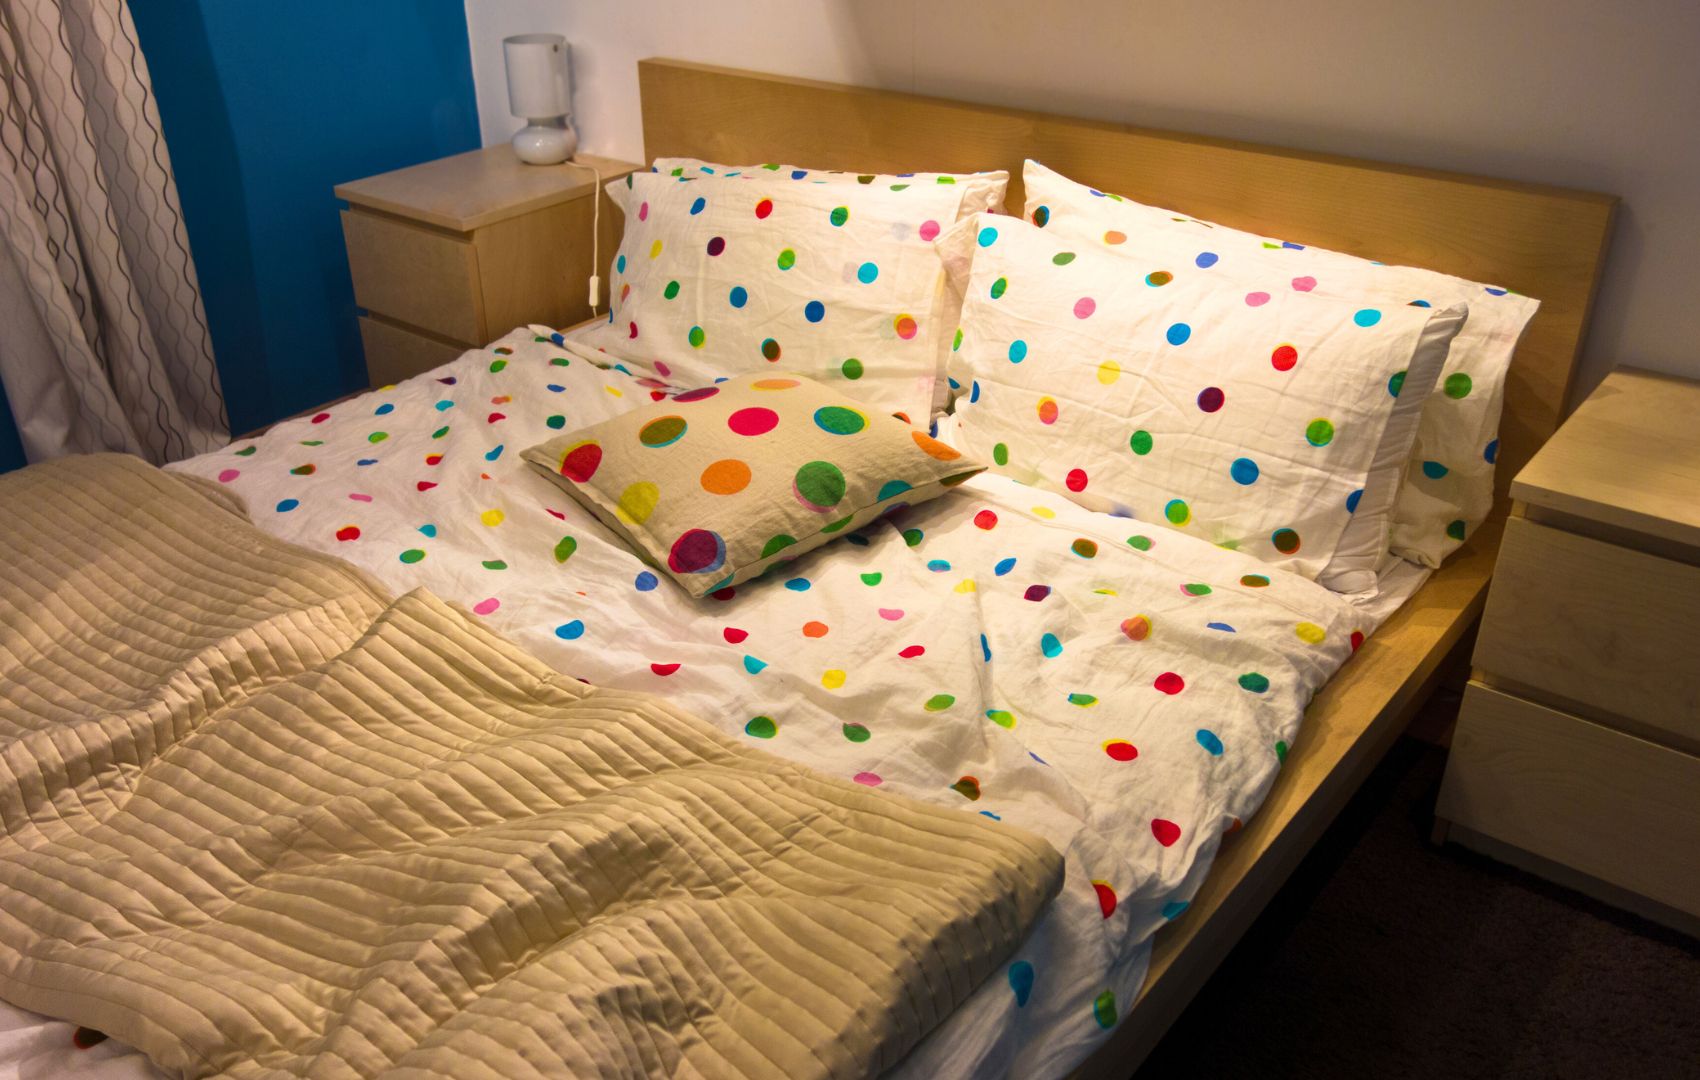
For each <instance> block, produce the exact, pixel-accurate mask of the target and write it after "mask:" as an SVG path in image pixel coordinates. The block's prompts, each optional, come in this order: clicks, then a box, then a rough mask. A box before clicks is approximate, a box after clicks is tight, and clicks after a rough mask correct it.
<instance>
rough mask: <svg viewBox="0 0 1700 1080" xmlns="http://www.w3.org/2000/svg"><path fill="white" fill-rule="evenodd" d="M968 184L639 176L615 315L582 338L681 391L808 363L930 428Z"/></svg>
mask: <svg viewBox="0 0 1700 1080" xmlns="http://www.w3.org/2000/svg"><path fill="white" fill-rule="evenodd" d="M963 190H964V188H963V186H959V185H955V184H931V185H921V184H898V185H890V186H885V187H879V186H874V185H861V184H855V183H849V184H808V183H795V182H792V181H789V180H783V179H772V180H766V179H749V178H746V177H744V176H742V175H740V176H736V177H731V178H726V177H721V176H709V175H695V176H682V177H673V176H668V175H664V174H661V173H653V172H650V173H636V174H633V175H631V176H630V177H628V178H627V179H626V181H625V182H623V183H619V184H615V185H614V186H613V187H611V188H609V194H610V197H612V198H613V199H614V201H615V202H616V203H617V204H618V205H619V206H620V207H621V209H622V210H624V211H625V218H626V221H625V234H624V237H623V239H622V241H621V244H620V250H619V253H618V254H617V255H616V256H615V260H614V280H613V282H612V285H611V292H612V307H611V309H610V312H609V319H608V321H607V322H606V323H602V324H598V325H595V326H592V327H589V328H586V329H585V330H584V331H581V332H580V333H578V334H575V335H574V338H573V341H574V344H575V346H576V347H578V348H580V349H588V350H591V351H592V353H593V354H595V353H600V354H602V355H601V356H600V357H598V359H605V360H613V361H618V362H620V363H621V364H622V365H623V366H625V367H626V368H627V369H628V370H634V371H636V372H638V373H641V374H649V375H654V376H655V377H657V378H659V379H661V380H662V381H664V382H666V383H668V384H671V385H674V386H696V385H701V384H704V383H707V382H710V381H712V380H713V379H716V378H722V377H728V378H729V377H732V376H736V375H741V374H744V373H746V372H751V371H772V370H786V371H798V372H801V373H803V374H805V375H808V376H809V377H811V378H815V379H819V380H821V381H823V382H828V383H831V384H832V385H835V386H837V387H838V388H839V389H841V390H843V392H844V393H846V394H848V395H850V396H852V397H854V398H856V399H858V400H860V401H863V402H865V403H867V404H868V405H870V406H872V407H873V408H874V409H876V410H878V411H880V412H884V413H892V414H900V415H902V416H903V417H905V418H907V419H909V420H913V421H915V422H916V423H921V424H924V423H926V421H927V419H928V417H929V416H930V415H931V413H932V405H933V399H934V389H935V385H936V384H937V382H938V379H939V371H940V364H941V357H942V356H943V352H944V350H945V348H946V345H945V342H946V340H947V335H948V333H949V332H950V330H952V329H954V328H955V325H956V305H955V304H954V303H952V299H953V298H952V296H951V294H950V293H949V292H948V291H947V290H946V289H945V288H944V277H943V274H942V273H941V271H940V268H939V263H938V256H937V254H936V253H935V252H934V250H933V247H932V241H933V239H934V238H935V237H937V236H938V234H939V233H940V232H942V231H943V230H944V229H945V228H948V227H949V226H950V224H951V223H952V222H953V221H955V220H956V217H957V213H958V208H959V206H960V205H961V203H962V201H963ZM980 197H984V198H990V197H991V196H990V195H989V194H986V193H985V192H982V195H981V196H980ZM999 197H1000V198H1001V195H1000V196H999Z"/></svg>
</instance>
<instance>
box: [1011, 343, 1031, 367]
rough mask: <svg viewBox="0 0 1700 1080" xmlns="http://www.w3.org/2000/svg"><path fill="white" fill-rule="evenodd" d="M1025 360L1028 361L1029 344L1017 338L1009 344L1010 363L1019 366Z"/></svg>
mask: <svg viewBox="0 0 1700 1080" xmlns="http://www.w3.org/2000/svg"><path fill="white" fill-rule="evenodd" d="M1025 359H1027V343H1026V342H1025V341H1022V340H1021V339H1020V338H1016V339H1015V340H1014V341H1012V342H1010V343H1009V362H1010V363H1012V364H1019V363H1021V362H1022V361H1023V360H1025Z"/></svg>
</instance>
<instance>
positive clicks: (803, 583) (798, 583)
mask: <svg viewBox="0 0 1700 1080" xmlns="http://www.w3.org/2000/svg"><path fill="white" fill-rule="evenodd" d="M811 585H812V583H811V582H810V581H809V579H808V578H806V577H794V578H792V579H791V580H790V581H787V582H786V583H785V587H786V588H787V589H790V590H791V591H792V592H808V591H809V589H810V587H811Z"/></svg>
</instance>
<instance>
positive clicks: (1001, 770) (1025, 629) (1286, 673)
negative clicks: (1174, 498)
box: [0, 327, 1421, 1076]
mask: <svg viewBox="0 0 1700 1080" xmlns="http://www.w3.org/2000/svg"><path fill="white" fill-rule="evenodd" d="M659 392H660V391H659V390H657V389H655V388H654V387H653V386H650V385H646V384H645V383H644V382H642V381H640V380H638V379H636V378H634V377H632V376H630V375H628V374H627V373H625V372H622V371H620V370H617V369H612V370H611V369H605V368H602V367H600V366H597V365H595V364H593V363H591V362H589V361H588V359H587V357H586V356H585V355H583V354H581V353H580V352H578V351H575V350H574V349H573V348H571V347H570V343H569V342H568V341H566V340H565V339H563V338H562V337H561V336H560V335H558V334H555V333H553V332H551V331H549V330H548V329H547V328H541V327H532V328H522V329H520V330H516V331H515V332H514V333H512V334H509V335H508V336H507V337H505V338H503V339H502V340H500V341H498V342H496V343H494V344H493V345H492V346H490V347H489V348H487V349H483V350H477V351H473V352H469V353H467V354H466V355H464V356H463V357H461V358H460V359H459V360H457V361H455V362H453V363H451V364H449V365H446V366H444V367H443V368H440V369H438V370H436V371H434V372H431V373H429V374H427V375H424V376H420V377H418V378H415V379H412V380H409V381H408V382H406V383H403V384H400V385H398V386H395V387H389V388H384V389H381V390H377V391H373V392H371V393H368V394H365V395H362V396H360V397H357V398H354V399H352V400H350V401H347V402H343V403H340V404H338V405H336V406H334V407H331V408H328V409H326V410H324V411H323V412H320V413H317V414H315V415H312V416H309V417H302V418H300V419H297V420H292V421H288V422H286V423H283V424H280V425H278V426H277V427H275V428H273V429H272V430H271V431H269V432H268V433H267V434H265V435H264V436H262V437H260V438H258V439H251V440H241V441H238V442H236V443H233V444H232V445H231V446H230V447H228V448H226V449H224V450H221V451H218V452H215V453H212V454H208V455H204V456H202V457H199V458H195V459H192V460H190V461H187V462H184V463H182V464H181V465H180V466H177V467H178V468H180V469H181V470H183V471H185V472H187V473H191V474H193V475H197V476H200V477H204V478H207V479H210V480H213V481H214V482H216V483H219V484H221V485H222V486H223V488H224V490H226V491H228V492H230V493H232V494H234V495H236V496H239V497H240V498H242V499H243V500H245V502H246V505H247V508H248V512H249V514H250V516H251V518H252V519H253V520H254V522H255V523H256V524H257V525H259V526H260V527H261V528H262V529H264V530H265V531H267V532H269V533H272V534H274V535H276V536H279V537H281V538H284V539H287V540H292V541H294V542H297V543H300V544H303V545H306V546H308V547H311V548H315V549H318V550H321V551H325V552H329V553H332V554H334V555H337V556H339V557H341V558H343V559H346V560H348V561H350V562H352V563H354V564H356V565H358V566H360V567H362V568H363V569H365V570H366V571H368V572H369V573H371V574H372V575H373V576H374V577H376V578H377V579H378V580H379V581H380V582H381V583H383V584H384V585H385V586H386V587H388V588H389V589H391V590H392V591H394V592H397V593H401V592H405V591H407V590H410V589H413V588H416V587H420V586H425V587H428V588H429V589H431V590H432V591H433V592H434V593H436V594H437V595H439V596H442V597H444V598H447V599H449V600H452V601H456V602H458V603H460V604H462V605H464V606H465V607H466V608H467V609H469V610H470V611H472V612H473V613H474V614H475V615H476V616H478V617H479V618H481V619H484V620H487V622H488V624H489V626H490V627H491V628H492V629H494V630H497V631H499V632H500V633H502V634H504V635H505V636H507V637H508V638H509V639H511V640H513V641H515V642H517V643H518V644H520V645H521V646H523V647H524V648H526V649H528V650H529V651H530V652H532V653H533V654H534V655H536V656H537V657H539V658H540V659H542V660H543V661H544V662H545V663H547V664H549V665H550V666H551V667H553V668H555V669H556V670H558V671H561V672H564V673H566V674H569V675H572V676H576V677H578V678H581V679H583V680H585V681H586V682H589V683H592V684H595V685H598V686H606V687H613V688H618V689H630V690H644V691H657V690H661V691H663V692H665V694H666V696H667V697H668V698H669V699H670V700H672V701H673V702H675V703H676V704H677V705H679V706H680V707H681V708H684V709H687V710H690V711H692V712H695V713H696V714H698V715H700V716H704V717H708V718H715V719H717V720H719V722H720V723H721V724H722V725H723V730H725V731H726V732H727V733H728V734H732V735H734V736H735V737H737V738H740V739H745V740H750V741H752V742H753V743H755V744H758V745H760V746H761V747H762V748H763V749H765V750H767V751H769V752H771V753H774V754H777V755H779V756H781V757H785V758H789V759H792V760H794V761H797V762H800V763H802V764H805V765H808V766H811V767H813V768H816V769H819V770H821V771H823V772H826V773H828V774H830V775H834V776H840V777H844V778H847V779H850V780H853V781H855V782H856V783H859V784H863V785H865V786H868V787H872V788H876V789H884V790H890V791H897V792H901V793H903V794H906V795H909V796H912V797H915V798H919V799H922V800H925V801H928V802H931V803H934V804H938V805H945V806H950V807H953V808H956V809H959V810H961V811H962V812H964V813H976V814H981V815H984V816H986V817H988V818H992V819H994V820H999V821H1007V822H1010V823H1012V824H1016V825H1019V826H1020V827H1022V828H1025V829H1028V830H1030V831H1032V832H1034V833H1036V834H1038V835H1040V836H1042V837H1044V838H1045V839H1046V840H1048V841H1049V842H1050V843H1051V844H1052V845H1053V846H1055V847H1056V849H1057V850H1058V851H1061V852H1062V853H1063V854H1064V857H1065V860H1066V873H1067V878H1066V881H1065V884H1064V887H1063V891H1062V893H1061V894H1060V895H1059V896H1058V897H1057V899H1056V900H1055V901H1053V902H1052V904H1051V905H1050V907H1049V908H1048V909H1047V911H1046V912H1045V914H1044V915H1042V916H1041V918H1040V919H1039V921H1038V923H1037V924H1036V926H1035V929H1034V930H1033V932H1032V933H1031V935H1030V937H1029V938H1028V940H1027V941H1026V942H1025V943H1024V944H1023V946H1022V947H1021V948H1020V950H1018V952H1017V954H1016V956H1015V958H1014V959H1013V960H1012V961H1010V963H1008V964H1007V965H1006V966H1005V967H1004V969H1003V970H1002V971H1001V972H999V973H998V974H997V975H994V976H993V977H992V978H990V979H989V980H987V982H985V983H984V984H983V985H982V986H981V987H980V988H979V990H978V991H976V992H975V994H974V995H973V996H972V997H971V998H970V1000H969V1001H968V1002H967V1003H966V1004H965V1005H964V1006H963V1007H962V1008H960V1009H959V1010H958V1011H957V1012H956V1013H955V1014H954V1015H953V1016H952V1017H951V1018H950V1019H949V1020H947V1021H946V1022H945V1023H944V1024H943V1025H942V1026H941V1027H940V1028H939V1029H937V1030H936V1031H935V1032H934V1034H933V1035H932V1036H930V1037H929V1038H928V1039H927V1040H926V1041H925V1042H924V1043H923V1044H922V1045H921V1046H920V1047H919V1048H917V1049H916V1051H915V1052H914V1053H913V1054H911V1055H910V1057H909V1058H908V1059H907V1060H906V1061H905V1062H904V1063H903V1064H901V1065H900V1066H899V1067H898V1069H897V1070H896V1072H897V1073H898V1074H904V1075H910V1074H912V1075H916V1076H923V1075H941V1076H993V1075H1005V1074H1010V1075H1020V1076H1050V1075H1059V1074H1061V1073H1063V1072H1065V1071H1067V1070H1068V1069H1069V1068H1071V1067H1073V1066H1075V1065H1077V1064H1078V1063H1079V1062H1081V1061H1082V1060H1084V1059H1085V1057H1086V1056H1087V1055H1088V1054H1090V1053H1091V1051H1092V1050H1093V1049H1094V1048H1095V1047H1096V1046H1098V1045H1099V1044H1100V1043H1101V1042H1103V1041H1104V1040H1105V1039H1107V1038H1108V1037H1109V1034H1110V1032H1111V1030H1112V1029H1113V1028H1114V1027H1115V1025H1116V1023H1117V1022H1118V1021H1119V1020H1120V1019H1121V1017H1122V1016H1123V1015H1125V1013H1126V1011H1127V1009H1128V1008H1129V1007H1130V1006H1131V1005H1132V1003H1133V1001H1134V1000H1135V997H1136V996H1137V993H1138V989H1139V986H1140V984H1141V982H1142V981H1143V978H1144V975H1145V971H1146V965H1147V961H1148V958H1149V955H1150V947H1151V941H1152V938H1153V935H1154V934H1156V933H1157V932H1158V931H1159V930H1160V929H1161V928H1162V927H1163V926H1164V925H1166V924H1167V923H1168V922H1169V921H1171V920H1174V919H1184V918H1186V910H1187V905H1188V902H1189V900H1190V898H1191V896H1192V895H1193V893H1194V892H1195V891H1196V889H1197V888H1198V886H1199V885H1200V883H1201V882H1202V881H1203V879H1204V877H1205V875H1206V874H1207V872H1208V870H1209V867H1210V863H1211V860H1212V858H1213V857H1214V854H1215V852H1216V849H1217V846H1218V844H1219V842H1220V840H1221V837H1222V836H1223V834H1224V833H1225V832H1227V831H1228V830H1230V829H1232V828H1234V827H1235V826H1236V825H1237V824H1238V823H1240V822H1243V821H1244V820H1245V819H1247V818H1249V817H1250V816H1251V814H1252V813H1253V812H1254V811H1255V810H1256V808H1257V806H1258V805H1259V804H1260V803H1261V802H1262V800H1263V798H1264V796H1265V794H1266V793H1267V791H1268V789H1269V786H1270V784H1271V783H1273V781H1274V779H1275V777H1276V775H1277V774H1278V771H1279V768H1280V764H1281V761H1282V759H1283V757H1284V756H1285V754H1286V751H1287V749H1288V748H1289V747H1290V746H1292V745H1293V744H1294V743H1295V741H1296V740H1298V739H1300V738H1302V737H1303V733H1302V730H1301V728H1300V719H1301V717H1302V713H1303V709H1304V706H1305V705H1306V703H1307V702H1308V701H1309V700H1310V698H1311V696H1312V695H1313V694H1314V693H1315V692H1316V690H1317V689H1318V688H1319V687H1321V686H1322V684H1323V683H1324V682H1325V681H1326V680H1327V679H1328V678H1329V677H1330V676H1331V675H1332V674H1333V672H1334V671H1335V670H1337V669H1338V667H1339V666H1340V665H1341V664H1342V663H1344V662H1346V660H1347V659H1348V658H1349V657H1350V655H1351V653H1352V652H1353V650H1354V649H1355V648H1356V646H1357V645H1358V644H1359V643H1361V641H1362V640H1363V636H1364V635H1366V634H1368V633H1370V632H1372V631H1373V629H1374V627H1375V626H1376V625H1377V623H1378V622H1379V621H1380V620H1381V619H1382V618H1384V617H1385V615H1386V614H1388V613H1389V612H1390V611H1391V610H1392V609H1393V607H1395V606H1396V604H1397V602H1398V601H1399V600H1400V599H1401V598H1402V597H1403V596H1404V595H1408V592H1409V591H1414V589H1415V587H1416V586H1417V585H1418V584H1420V582H1421V575H1420V574H1417V573H1413V572H1404V573H1402V574H1401V573H1399V572H1395V574H1393V575H1392V576H1391V577H1389V578H1388V579H1387V584H1388V587H1387V588H1384V589H1383V592H1382V594H1381V596H1380V597H1379V598H1378V600H1377V601H1376V602H1375V603H1374V604H1372V605H1362V606H1354V605H1353V604H1352V603H1349V602H1347V601H1346V600H1345V599H1343V598H1341V597H1339V596H1337V595H1335V594H1333V593H1330V592H1328V591H1327V590H1325V589H1323V588H1322V587H1320V586H1318V585H1316V584H1315V583H1313V582H1310V581H1307V580H1304V579H1302V578H1299V577H1297V576H1294V575H1289V574H1284V573H1281V572H1279V571H1275V570H1272V569H1270V568H1268V567H1266V566H1264V565H1262V564H1260V563H1258V562H1257V561H1255V560H1254V559H1252V558H1250V557H1249V556H1245V555H1242V554H1240V553H1237V552H1234V551H1230V550H1225V549H1222V548H1217V547H1214V546H1211V545H1208V544H1205V543H1203V542H1201V541H1198V540H1196V539H1194V538H1191V537H1188V536H1184V535H1181V534H1179V533H1175V532H1172V531H1167V530H1164V529H1162V528H1160V527H1157V526H1154V525H1148V524H1144V523H1140V522H1136V521H1132V520H1129V519H1124V518H1117V517H1113V516H1109V515H1104V514H1098V513H1093V512H1089V511H1086V510H1084V509H1081V508H1079V507H1077V506H1074V505H1073V504H1072V503H1069V502H1068V501H1067V500H1065V499H1062V498H1060V497H1057V496H1053V495H1050V494H1047V493H1043V492H1040V491H1037V490H1034V489H1031V488H1027V487H1024V486H1022V485H1019V484H1017V483H1014V482H1013V481H1010V480H1008V479H1006V478H1001V477H996V476H982V477H977V478H975V479H974V480H972V481H970V482H968V483H967V484H965V485H964V486H963V487H962V488H961V489H959V490H958V491H957V492H954V493H952V494H951V495H948V496H946V497H944V498H940V499H937V500H935V501H933V502H930V503H927V504H924V505H921V506H917V507H914V508H911V509H910V510H909V511H907V512H906V514H905V515H904V516H902V517H901V518H898V519H895V520H891V521H882V522H880V523H877V524H875V525H873V526H870V527H869V528H867V529H865V530H863V531H862V532H861V533H859V534H857V535H852V536H849V537H846V538H844V539H842V540H839V541H836V542H834V543H832V544H829V545H827V546H826V547H824V548H822V549H819V550H818V551H815V552H812V553H810V554H808V555H806V556H803V557H801V558H799V559H798V560H796V561H795V562H793V563H791V564H789V565H787V566H785V567H782V568H781V569H779V570H778V571H776V572H774V573H771V574H769V575H768V576H767V577H766V578H764V579H762V580H759V581H756V582H751V583H746V584H744V585H740V586H738V587H737V588H736V589H730V590H725V591H724V592H722V593H719V594H715V595H714V596H712V597H710V598H707V599H704V600H701V601H693V600H691V599H689V598H688V597H687V596H685V594H684V593H683V592H682V591H680V590H679V589H677V588H676V587H675V586H673V585H672V584H671V583H670V582H668V581H667V580H666V578H665V576H664V575H662V574H659V573H657V572H656V571H654V570H652V569H651V568H649V567H647V566H645V565H644V564H643V563H642V562H641V561H639V560H638V559H637V558H636V557H635V556H634V555H633V554H632V553H631V552H630V551H629V550H628V549H627V548H625V547H624V546H623V545H621V544H620V543H619V542H618V541H617V540H616V539H615V538H614V537H613V536H612V535H611V534H609V533H608V532H607V531H606V530H605V529H604V528H603V527H602V526H600V525H599V524H597V523H596V522H595V521H594V520H593V519H592V518H590V517H589V516H588V515H586V514H585V513H583V512H582V511H580V510H579V509H578V508H577V507H576V506H575V505H574V504H573V503H572V502H571V501H570V500H568V499H567V498H565V496H564V495H563V494H562V493H561V492H560V490H559V489H558V488H556V487H554V486H553V485H551V484H550V483H549V482H548V480H547V479H546V478H543V477H541V476H538V475H535V474H534V473H533V472H532V471H531V470H530V469H529V468H528V467H526V466H525V465H524V464H523V463H522V462H521V461H520V458H519V451H520V450H522V449H523V448H525V447H526V446H529V445H531V444H533V443H536V442H540V441H543V440H544V439H546V438H548V437H550V436H551V435H553V434H556V433H558V432H560V431H562V430H571V429H572V428H575V427H578V426H581V425H585V424H589V423H594V422H597V421H600V420H604V419H607V418H609V417H611V416H614V415H617V414H618V413H619V412H621V411H623V410H625V409H628V408H630V407H632V406H633V405H635V404H636V403H638V402H640V401H645V400H648V399H649V397H650V396H651V395H652V394H656V393H659ZM941 436H942V437H945V438H948V436H949V432H948V430H946V431H944V432H941ZM6 1024H11V1025H12V1027H11V1029H10V1031H11V1032H12V1033H13V1034H14V1035H15V1034H16V1033H17V1032H18V1031H19V1030H21V1029H22V1028H23V1027H24V1026H25V1025H23V1024H22V1022H21V1019H20V1018H19V1017H17V1016H16V1015H10V1016H7V1015H3V1014H0V1030H3V1029H4V1026H5V1025H6ZM30 1030H32V1031H37V1032H39V1031H48V1032H56V1033H54V1034H48V1035H41V1034H31V1035H28V1036H24V1035H17V1037H16V1038H13V1039H10V1040H9V1041H11V1042H14V1043H16V1042H17V1041H18V1040H20V1039H26V1038H27V1039H37V1040H39V1039H46V1040H47V1042H48V1043H50V1044H51V1043H53V1042H54V1041H55V1040H57V1041H58V1043H59V1045H58V1046H56V1047H55V1046H52V1045H49V1046H48V1047H47V1050H46V1052H48V1053H51V1054H54V1055H57V1062H56V1063H63V1061H64V1059H65V1058H66V1057H70V1058H72V1059H73V1060H77V1061H81V1062H82V1063H84V1064H87V1065H89V1066H90V1067H91V1068H93V1069H94V1070H95V1071H98V1072H100V1073H102V1074H107V1071H108V1070H110V1069H134V1068H136V1063H135V1061H134V1059H133V1058H132V1057H127V1056H125V1055H123V1054H118V1053H115V1052H114V1051H113V1049H111V1048H110V1047H102V1048H96V1049H95V1050H92V1051H86V1052H80V1053H82V1054H83V1057H81V1058H78V1057H77V1056H76V1055H75V1054H71V1055H67V1054H66V1052H65V1049H64V1045H63V1039H64V1037H65V1031H64V1030H63V1029H62V1028H61V1029H54V1028H36V1029H30ZM0 1038H4V1037H3V1036H0ZM97 1053H98V1054H100V1055H102V1056H101V1057H100V1058H98V1059H97V1058H96V1057H95V1056H94V1055H96V1054H97ZM0 1075H4V1073H3V1072H0ZM111 1075H119V1074H118V1073H112V1074H111Z"/></svg>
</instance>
